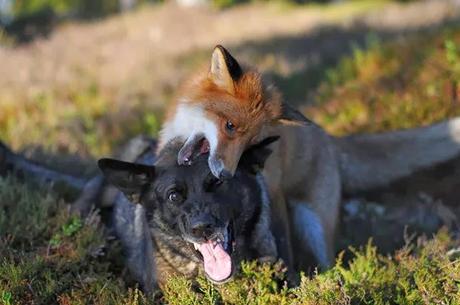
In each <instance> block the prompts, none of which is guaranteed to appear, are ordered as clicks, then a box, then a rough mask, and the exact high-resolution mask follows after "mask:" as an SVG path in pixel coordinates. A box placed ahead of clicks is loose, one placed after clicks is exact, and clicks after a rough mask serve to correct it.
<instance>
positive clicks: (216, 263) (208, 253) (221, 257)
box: [198, 241, 232, 282]
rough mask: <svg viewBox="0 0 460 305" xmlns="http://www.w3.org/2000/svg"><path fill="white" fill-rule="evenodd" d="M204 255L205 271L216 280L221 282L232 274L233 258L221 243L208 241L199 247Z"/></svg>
mask: <svg viewBox="0 0 460 305" xmlns="http://www.w3.org/2000/svg"><path fill="white" fill-rule="evenodd" d="M198 250H199V251H200V253H201V255H203V261H204V271H205V272H206V274H207V275H208V276H209V277H210V278H211V279H212V280H214V281H216V282H221V281H223V280H226V279H227V278H229V277H230V275H231V274H232V259H231V258H230V255H228V253H227V252H225V250H224V248H223V247H222V244H221V243H217V244H215V245H213V242H211V241H208V242H206V243H203V244H201V245H200V246H199V247H198Z"/></svg>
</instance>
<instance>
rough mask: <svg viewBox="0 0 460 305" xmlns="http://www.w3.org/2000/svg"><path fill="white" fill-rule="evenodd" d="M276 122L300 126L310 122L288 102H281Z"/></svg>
mask: <svg viewBox="0 0 460 305" xmlns="http://www.w3.org/2000/svg"><path fill="white" fill-rule="evenodd" d="M278 122H279V123H281V124H285V125H300V126H307V125H310V124H311V123H312V122H311V121H310V120H309V119H307V118H306V117H305V116H304V115H303V114H302V113H301V112H300V111H298V110H296V109H294V108H293V107H292V106H291V105H289V104H288V103H282V104H281V114H280V116H279V117H278Z"/></svg>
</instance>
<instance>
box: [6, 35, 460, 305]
mask: <svg viewBox="0 0 460 305" xmlns="http://www.w3.org/2000/svg"><path fill="white" fill-rule="evenodd" d="M190 64H191V65H193V63H190ZM326 75H327V77H326V80H324V81H323V82H322V83H321V85H320V86H319V88H318V90H317V92H316V99H317V101H318V103H317V105H315V106H311V107H309V108H308V109H306V111H307V112H308V114H309V115H310V116H311V117H312V118H313V119H314V120H315V121H317V122H318V123H320V124H321V125H322V126H324V127H325V128H326V129H327V130H328V131H330V132H332V133H334V134H345V133H349V132H364V131H383V130H390V129H396V128H403V127H412V126H416V125H420V124H428V123H432V122H435V121H438V120H441V119H444V118H446V117H450V116H454V115H459V114H460V110H459V109H460V107H459V103H460V101H459V100H458V99H460V97H459V96H457V94H458V93H457V92H459V93H460V89H459V88H458V83H459V81H460V30H458V29H447V30H444V31H442V32H441V33H435V34H430V35H424V36H423V37H412V38H410V39H408V40H405V41H404V42H393V43H385V44H383V43H381V42H380V41H379V40H378V39H376V38H375V37H372V36H371V37H370V38H369V41H368V44H367V46H366V48H364V49H361V48H355V49H354V52H353V54H352V55H351V56H349V57H346V58H343V59H342V60H341V61H340V63H339V65H338V66H337V67H335V68H333V69H331V70H328V71H327V73H326ZM18 98H23V99H22V100H21V103H15V102H14V100H13V99H9V100H8V99H7V98H6V97H4V96H3V97H2V99H0V105H1V107H2V112H0V138H2V139H5V140H7V142H8V143H12V144H13V146H16V147H21V146H22V145H23V144H24V143H35V142H38V143H41V144H42V145H44V146H45V147H50V148H51V149H58V148H59V145H60V144H58V143H60V141H62V139H71V142H69V143H65V144H66V145H74V146H70V148H68V150H69V151H81V150H83V151H87V152H88V153H89V154H99V153H100V154H102V153H107V152H108V151H111V150H112V148H113V147H114V146H115V145H116V144H117V143H119V142H120V141H121V140H122V139H124V138H127V137H129V136H130V135H132V134H135V133H138V132H141V131H143V132H149V133H150V134H155V132H156V131H157V130H158V126H159V115H156V114H155V113H157V112H155V111H157V110H154V109H152V111H150V110H151V109H149V108H148V106H145V103H142V102H141V101H142V100H138V101H137V102H136V101H135V102H133V104H132V105H130V106H129V107H125V106H122V105H116V104H113V103H112V102H113V101H112V100H111V93H110V92H103V91H101V90H100V89H99V88H98V86H97V85H94V84H93V83H92V82H91V81H90V80H88V81H86V82H83V84H77V85H76V87H75V88H61V89H60V90H56V91H52V92H41V93H37V94H36V95H34V96H21V95H19V97H18ZM127 112H131V113H132V114H131V115H129V116H126V115H125V114H126V113H127ZM121 114H123V115H121ZM139 118H140V119H139ZM37 126H40V128H37ZM107 134H109V135H110V136H109V137H107V136H106V135H107ZM15 141H17V142H15ZM61 144H62V143H61ZM61 197H62V194H58V193H55V192H53V191H51V190H47V189H42V190H39V189H37V187H36V186H34V185H29V184H24V183H23V182H20V181H17V180H16V179H13V178H11V177H10V178H1V179H0V300H1V301H0V303H2V304H6V305H10V304H31V303H34V304H62V305H68V304H104V305H105V304H133V305H134V304H160V303H167V304H171V305H176V304H177V305H179V304H181V305H182V304H219V303H225V304H260V305H263V304H308V305H310V304H311V305H313V304H382V305H383V304H460V241H459V240H458V239H457V240H455V239H454V238H452V237H451V236H450V234H449V232H447V231H446V230H441V231H440V232H439V233H438V234H437V235H436V236H431V237H429V238H418V239H416V240H412V242H408V244H407V245H406V246H405V247H403V248H402V249H400V250H398V251H395V252H394V253H392V254H391V255H383V254H380V253H379V252H378V249H377V248H376V247H375V246H374V245H373V244H372V243H371V242H370V243H369V244H367V245H365V246H363V247H361V248H358V249H350V250H348V251H349V252H351V254H350V253H346V254H347V255H346V256H347V257H348V256H350V257H351V259H350V260H348V261H346V262H345V261H344V260H342V257H343V256H345V255H340V256H339V257H338V260H337V263H336V265H335V266H334V267H333V268H331V269H330V270H329V271H327V272H324V273H320V274H316V275H313V276H312V277H306V276H302V280H301V284H300V286H298V287H294V288H288V287H287V285H286V273H285V270H284V269H283V267H282V266H281V265H280V264H274V265H266V264H258V263H256V262H245V263H243V264H242V266H241V273H240V275H239V276H238V278H237V279H235V280H234V281H232V282H230V283H228V284H226V285H224V286H221V287H216V286H213V285H211V284H210V283H209V282H208V281H206V280H205V279H204V278H203V277H199V278H198V280H197V283H192V282H191V281H189V280H186V279H184V278H182V277H178V278H174V279H172V280H171V281H169V282H168V283H167V285H166V287H164V293H163V295H160V296H157V297H156V298H150V297H146V296H144V295H143V294H142V293H141V292H139V290H138V289H137V288H136V285H135V284H134V283H132V281H130V280H129V279H128V278H127V277H126V274H125V272H124V271H123V264H122V260H121V258H122V253H121V251H120V246H119V245H118V244H117V243H116V242H111V241H108V240H107V239H106V238H105V235H104V234H105V233H104V229H103V227H102V225H101V224H100V222H99V219H98V217H97V215H96V214H94V215H92V216H91V217H90V218H89V219H87V220H82V219H79V218H76V217H75V216H72V215H70V214H69V212H68V205H67V203H66V202H64V201H63V199H61Z"/></svg>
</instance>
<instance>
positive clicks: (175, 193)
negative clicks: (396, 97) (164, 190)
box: [168, 190, 184, 203]
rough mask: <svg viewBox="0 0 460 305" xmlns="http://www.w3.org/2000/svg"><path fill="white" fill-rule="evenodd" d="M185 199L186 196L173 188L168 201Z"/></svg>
mask: <svg viewBox="0 0 460 305" xmlns="http://www.w3.org/2000/svg"><path fill="white" fill-rule="evenodd" d="M183 200H184V198H183V197H182V195H181V193H179V192H178V191H177V190H172V191H170V192H169V193H168V201H169V202H171V203H180V202H182V201H183Z"/></svg>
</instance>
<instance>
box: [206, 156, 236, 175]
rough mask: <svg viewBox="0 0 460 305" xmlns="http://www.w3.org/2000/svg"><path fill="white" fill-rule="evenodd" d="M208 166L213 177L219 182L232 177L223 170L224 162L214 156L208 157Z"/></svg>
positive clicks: (226, 170) (229, 172)
mask: <svg viewBox="0 0 460 305" xmlns="http://www.w3.org/2000/svg"><path fill="white" fill-rule="evenodd" d="M208 165H209V169H210V170H211V173H212V174H213V175H214V177H216V178H218V179H220V180H227V179H230V178H231V177H232V176H233V174H232V172H231V171H229V170H228V169H226V168H225V166H224V162H222V160H220V159H218V158H216V157H214V156H210V157H209V159H208Z"/></svg>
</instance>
